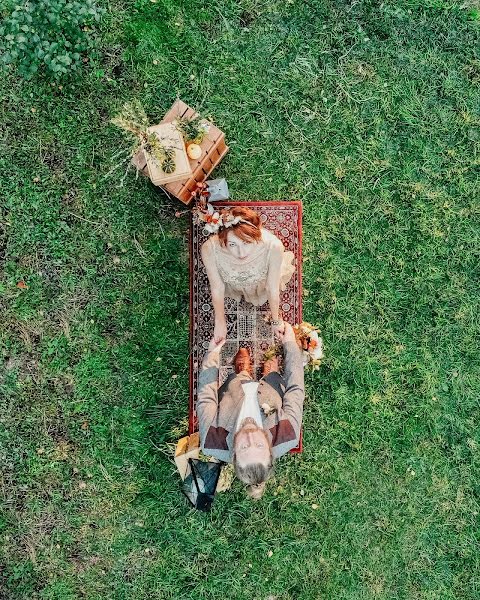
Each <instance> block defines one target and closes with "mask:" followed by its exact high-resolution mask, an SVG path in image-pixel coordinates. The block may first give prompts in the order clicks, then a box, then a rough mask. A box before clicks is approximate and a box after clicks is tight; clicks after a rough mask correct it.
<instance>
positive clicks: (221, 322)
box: [201, 240, 227, 343]
mask: <svg viewBox="0 0 480 600" xmlns="http://www.w3.org/2000/svg"><path fill="white" fill-rule="evenodd" d="M213 252H214V251H213V248H212V247H211V243H210V241H209V240H208V241H206V242H205V243H204V244H203V246H202V250H201V254H202V260H203V264H204V265H205V269H206V271H207V276H208V282H209V284H210V292H211V294H212V304H213V312H214V315H215V330H214V332H213V337H214V339H215V342H216V343H220V342H221V341H222V340H225V339H226V337H227V324H226V321H225V284H224V282H223V279H222V278H221V277H220V274H219V272H218V269H217V265H216V263H215V257H214V255H213Z"/></svg>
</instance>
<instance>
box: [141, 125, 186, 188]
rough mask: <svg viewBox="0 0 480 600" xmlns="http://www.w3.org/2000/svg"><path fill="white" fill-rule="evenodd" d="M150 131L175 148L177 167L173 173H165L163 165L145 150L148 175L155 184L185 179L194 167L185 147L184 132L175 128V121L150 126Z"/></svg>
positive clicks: (166, 144) (165, 143) (163, 142)
mask: <svg viewBox="0 0 480 600" xmlns="http://www.w3.org/2000/svg"><path fill="white" fill-rule="evenodd" d="M147 131H148V133H155V134H156V136H157V137H158V138H159V139H160V141H161V142H162V144H164V145H165V146H170V147H173V148H174V149H175V158H174V160H175V165H176V169H175V171H174V172H173V173H165V172H164V171H163V170H162V168H161V166H160V165H159V164H157V163H156V162H155V160H154V159H153V158H152V157H151V156H150V155H149V154H148V153H146V152H144V156H145V160H146V163H147V169H148V175H149V177H150V180H151V182H152V183H153V184H154V185H165V184H167V183H173V182H175V181H183V180H184V179H185V178H186V177H190V176H191V174H192V168H191V166H190V161H189V159H188V156H187V151H186V149H185V143H184V141H183V137H182V134H181V133H180V132H179V131H178V130H177V129H176V128H175V126H174V125H173V123H161V124H160V125H154V126H153V127H149V128H148V130H147Z"/></svg>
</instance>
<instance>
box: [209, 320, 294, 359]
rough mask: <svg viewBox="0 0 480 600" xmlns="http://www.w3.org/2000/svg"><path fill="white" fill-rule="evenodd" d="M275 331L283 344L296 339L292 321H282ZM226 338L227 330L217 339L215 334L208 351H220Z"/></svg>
mask: <svg viewBox="0 0 480 600" xmlns="http://www.w3.org/2000/svg"><path fill="white" fill-rule="evenodd" d="M274 333H275V337H276V338H277V339H278V341H279V342H281V343H282V344H286V343H287V342H295V341H296V340H295V332H294V331H293V327H292V326H291V325H290V323H287V322H286V321H282V323H281V324H280V325H279V326H278V327H276V328H275V329H274ZM225 338H226V332H225V337H222V338H220V339H217V338H216V336H215V335H214V336H213V337H212V339H211V340H210V343H209V344H208V351H209V352H220V350H221V349H222V347H223V345H224V344H225V342H226V341H227V340H226V339H225Z"/></svg>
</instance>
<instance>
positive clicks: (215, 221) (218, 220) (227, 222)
mask: <svg viewBox="0 0 480 600" xmlns="http://www.w3.org/2000/svg"><path fill="white" fill-rule="evenodd" d="M194 215H195V217H196V219H197V223H204V228H205V229H206V230H207V231H208V233H218V232H219V231H220V229H228V228H230V227H233V226H234V225H238V223H247V225H251V226H252V227H255V229H258V227H257V226H256V225H254V224H253V223H251V222H250V221H247V220H246V219H243V218H242V217H238V216H237V217H235V216H234V215H232V213H231V212H230V211H229V210H228V209H226V210H222V211H219V210H215V208H214V207H213V205H212V204H210V203H207V205H206V207H205V209H200V208H198V207H197V208H196V209H195V210H194Z"/></svg>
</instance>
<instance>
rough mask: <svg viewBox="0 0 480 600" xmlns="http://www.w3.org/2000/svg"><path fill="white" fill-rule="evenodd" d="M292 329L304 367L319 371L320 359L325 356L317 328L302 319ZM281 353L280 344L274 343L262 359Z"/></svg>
mask: <svg viewBox="0 0 480 600" xmlns="http://www.w3.org/2000/svg"><path fill="white" fill-rule="evenodd" d="M293 331H294V332H295V339H296V340H297V344H298V346H299V348H300V350H301V351H302V353H303V366H304V368H305V369H309V370H311V371H319V370H320V365H321V363H322V359H323V358H324V356H325V353H324V350H323V340H322V338H321V337H320V335H319V333H320V330H319V328H318V327H315V325H312V324H311V323H307V322H306V321H302V323H299V324H298V325H294V326H293ZM281 354H282V345H281V344H275V345H273V346H270V348H268V349H267V350H266V351H265V353H264V355H263V359H264V360H265V361H266V360H269V359H271V358H273V357H275V356H280V355H281Z"/></svg>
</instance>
